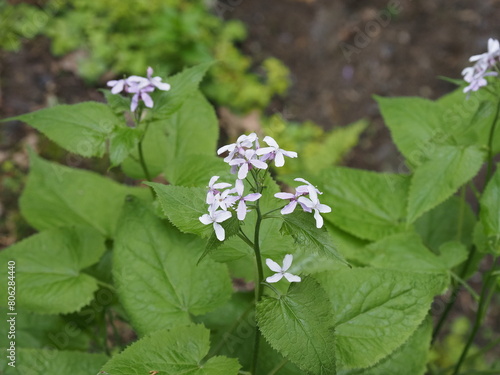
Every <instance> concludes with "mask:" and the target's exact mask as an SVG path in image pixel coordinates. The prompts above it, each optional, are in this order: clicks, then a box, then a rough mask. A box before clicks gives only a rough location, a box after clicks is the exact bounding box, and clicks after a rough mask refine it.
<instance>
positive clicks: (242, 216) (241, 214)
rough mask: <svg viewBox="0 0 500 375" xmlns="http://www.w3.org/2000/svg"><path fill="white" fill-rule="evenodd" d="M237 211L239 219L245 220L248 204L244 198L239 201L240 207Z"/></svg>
mask: <svg viewBox="0 0 500 375" xmlns="http://www.w3.org/2000/svg"><path fill="white" fill-rule="evenodd" d="M236 212H237V214H238V220H245V217H246V216H247V205H246V204H245V201H244V200H243V199H242V200H240V202H239V203H238V209H237V210H236Z"/></svg>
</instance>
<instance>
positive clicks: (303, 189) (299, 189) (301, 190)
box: [294, 178, 323, 194]
mask: <svg viewBox="0 0 500 375" xmlns="http://www.w3.org/2000/svg"><path fill="white" fill-rule="evenodd" d="M294 181H298V182H303V183H305V185H300V186H297V188H296V189H295V190H296V191H297V192H299V193H301V194H309V188H313V189H314V190H315V191H316V193H317V194H323V193H322V192H321V191H319V190H318V189H317V188H316V186H314V185H313V184H311V183H310V182H309V181H307V180H305V179H303V178H295V179H294Z"/></svg>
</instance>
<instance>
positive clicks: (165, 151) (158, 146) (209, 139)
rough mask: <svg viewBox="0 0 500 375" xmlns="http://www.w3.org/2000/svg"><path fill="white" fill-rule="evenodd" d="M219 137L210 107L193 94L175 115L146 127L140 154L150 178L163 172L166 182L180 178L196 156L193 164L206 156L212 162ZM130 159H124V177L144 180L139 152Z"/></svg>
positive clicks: (201, 96) (215, 118) (213, 113)
mask: <svg viewBox="0 0 500 375" xmlns="http://www.w3.org/2000/svg"><path fill="white" fill-rule="evenodd" d="M218 137H219V126H218V121H217V116H216V115H215V112H214V109H213V107H212V106H211V105H210V103H209V102H208V101H207V100H206V99H205V97H204V96H203V95H202V94H201V93H200V92H195V93H194V94H193V95H191V96H190V97H189V98H187V99H186V100H185V102H184V104H183V105H182V107H181V108H180V109H179V110H177V111H176V112H175V113H173V114H171V115H169V116H168V117H165V118H161V119H157V120H154V121H151V122H150V123H149V124H148V129H147V132H146V135H145V136H144V140H143V153H144V159H145V162H146V165H147V166H148V169H149V172H150V174H151V175H152V176H157V175H158V174H160V173H162V172H165V175H166V178H167V179H168V180H169V181H170V180H178V179H180V178H182V176H183V175H184V173H185V170H184V169H182V168H185V165H186V158H188V157H190V156H192V155H197V156H198V157H199V159H198V160H196V164H198V162H199V161H200V160H203V159H204V158H205V156H206V157H210V158H211V159H210V160H213V159H214V158H215V152H214V150H215V148H216V146H217V139H218ZM132 155H133V157H134V158H129V159H127V160H126V162H125V163H124V165H123V169H124V171H125V173H127V174H128V175H130V176H131V177H134V178H144V172H143V170H142V168H141V165H140V164H139V163H138V161H137V160H138V159H139V154H138V152H137V151H134V152H133V153H132ZM134 159H135V160H134ZM190 168H193V167H192V166H191V167H190ZM227 170H228V171H229V167H227ZM210 177H211V176H210ZM210 177H208V179H207V183H208V180H209V179H210ZM177 185H179V184H177Z"/></svg>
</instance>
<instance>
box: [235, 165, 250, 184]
mask: <svg viewBox="0 0 500 375" xmlns="http://www.w3.org/2000/svg"><path fill="white" fill-rule="evenodd" d="M233 161H234V160H233ZM247 174H248V164H247V163H244V164H243V165H242V166H241V167H240V169H239V170H238V178H239V179H240V180H243V179H244V178H246V177H247Z"/></svg>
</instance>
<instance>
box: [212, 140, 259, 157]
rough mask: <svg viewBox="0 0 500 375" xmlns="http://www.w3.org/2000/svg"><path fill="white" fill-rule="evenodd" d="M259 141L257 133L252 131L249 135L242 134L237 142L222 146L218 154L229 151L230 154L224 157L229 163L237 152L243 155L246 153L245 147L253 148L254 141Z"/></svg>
mask: <svg viewBox="0 0 500 375" xmlns="http://www.w3.org/2000/svg"><path fill="white" fill-rule="evenodd" d="M255 141H257V134H255V133H250V134H249V135H245V134H242V135H240V136H239V137H238V139H237V140H236V142H235V143H231V144H229V145H226V146H222V147H221V148H219V149H218V150H217V155H220V154H223V153H224V152H226V151H229V155H228V156H226V157H225V158H224V161H225V162H226V163H229V162H230V161H231V160H233V158H234V157H235V156H236V154H239V155H240V156H243V155H244V154H245V149H247V148H252V147H253V143H254V142H255Z"/></svg>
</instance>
